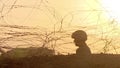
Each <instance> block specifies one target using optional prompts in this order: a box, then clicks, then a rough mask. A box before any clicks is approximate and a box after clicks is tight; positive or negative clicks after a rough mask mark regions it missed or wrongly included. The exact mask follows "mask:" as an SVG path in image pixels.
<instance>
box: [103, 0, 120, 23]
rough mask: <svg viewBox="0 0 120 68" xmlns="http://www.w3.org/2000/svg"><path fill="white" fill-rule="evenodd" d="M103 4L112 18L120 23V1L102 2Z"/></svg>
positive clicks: (108, 0)
mask: <svg viewBox="0 0 120 68" xmlns="http://www.w3.org/2000/svg"><path fill="white" fill-rule="evenodd" d="M101 4H102V6H103V7H104V9H105V10H106V11H107V12H108V16H109V17H110V18H112V19H114V20H116V21H118V22H120V8H119V7H120V0H101Z"/></svg>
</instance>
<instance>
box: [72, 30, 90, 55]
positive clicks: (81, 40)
mask: <svg viewBox="0 0 120 68" xmlns="http://www.w3.org/2000/svg"><path fill="white" fill-rule="evenodd" d="M72 38H73V39H74V43H75V45H76V46H78V47H79V48H78V49H77V50H76V54H77V55H81V56H88V55H90V54H91V51H90V49H89V47H88V46H87V44H86V40H87V34H86V32H84V31H83V30H77V31H75V32H74V33H73V34H72Z"/></svg>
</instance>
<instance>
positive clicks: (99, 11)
mask: <svg viewBox="0 0 120 68" xmlns="http://www.w3.org/2000/svg"><path fill="white" fill-rule="evenodd" d="M108 15H109V12H107V11H106V8H105V7H104V6H103V4H102V2H101V0H0V24H6V25H27V26H34V27H40V28H46V29H53V28H54V27H55V28H60V27H61V26H60V25H61V24H63V26H62V28H64V29H65V30H70V29H72V31H74V30H78V29H82V30H85V31H86V32H87V33H88V35H89V40H88V44H89V45H90V44H92V43H96V42H95V40H99V38H101V37H103V34H104V37H103V38H106V36H107V37H108V34H109V38H114V39H116V38H117V39H118V40H119V38H118V35H119V32H118V30H115V29H116V27H117V25H118V24H116V23H114V22H115V20H114V19H111V18H110V17H108ZM111 24H112V25H111ZM113 28H114V30H113ZM111 30H112V31H111ZM33 31H34V30H33ZM40 31H41V30H40ZM115 31H116V32H117V33H115ZM67 40H68V39H67ZM103 43H105V42H104V41H101V40H99V41H97V44H94V45H93V46H90V47H92V48H94V49H93V50H94V51H95V49H96V51H98V50H99V47H101V46H99V45H103ZM114 43H115V42H114ZM96 45H98V46H99V47H98V46H97V47H96Z"/></svg>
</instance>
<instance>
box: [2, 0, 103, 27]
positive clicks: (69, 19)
mask: <svg viewBox="0 0 120 68" xmlns="http://www.w3.org/2000/svg"><path fill="white" fill-rule="evenodd" d="M0 10H2V11H1V16H4V19H2V18H1V21H0V22H1V23H7V24H18V25H30V26H42V27H46V26H47V27H48V26H49V27H53V25H54V24H56V23H57V24H58V25H59V24H60V21H61V20H62V19H63V23H64V24H65V25H68V24H69V23H71V24H72V25H75V24H77V25H78V24H80V23H82V22H87V24H88V22H89V23H93V22H96V21H97V18H98V16H103V15H102V14H103V11H101V10H102V5H101V4H100V3H99V1H97V0H49V1H47V0H9V1H8V0H1V2H0ZM85 25H86V24H85Z"/></svg>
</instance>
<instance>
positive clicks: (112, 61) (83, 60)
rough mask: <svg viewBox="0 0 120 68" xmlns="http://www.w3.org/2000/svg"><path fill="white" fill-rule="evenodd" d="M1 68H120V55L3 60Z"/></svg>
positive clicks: (0, 64)
mask: <svg viewBox="0 0 120 68" xmlns="http://www.w3.org/2000/svg"><path fill="white" fill-rule="evenodd" d="M0 68H120V55H112V54H92V55H91V56H89V57H87V56H77V55H66V56H65V55H57V56H37V57H36V56H33V57H24V58H15V59H10V58H2V59H0Z"/></svg>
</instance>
